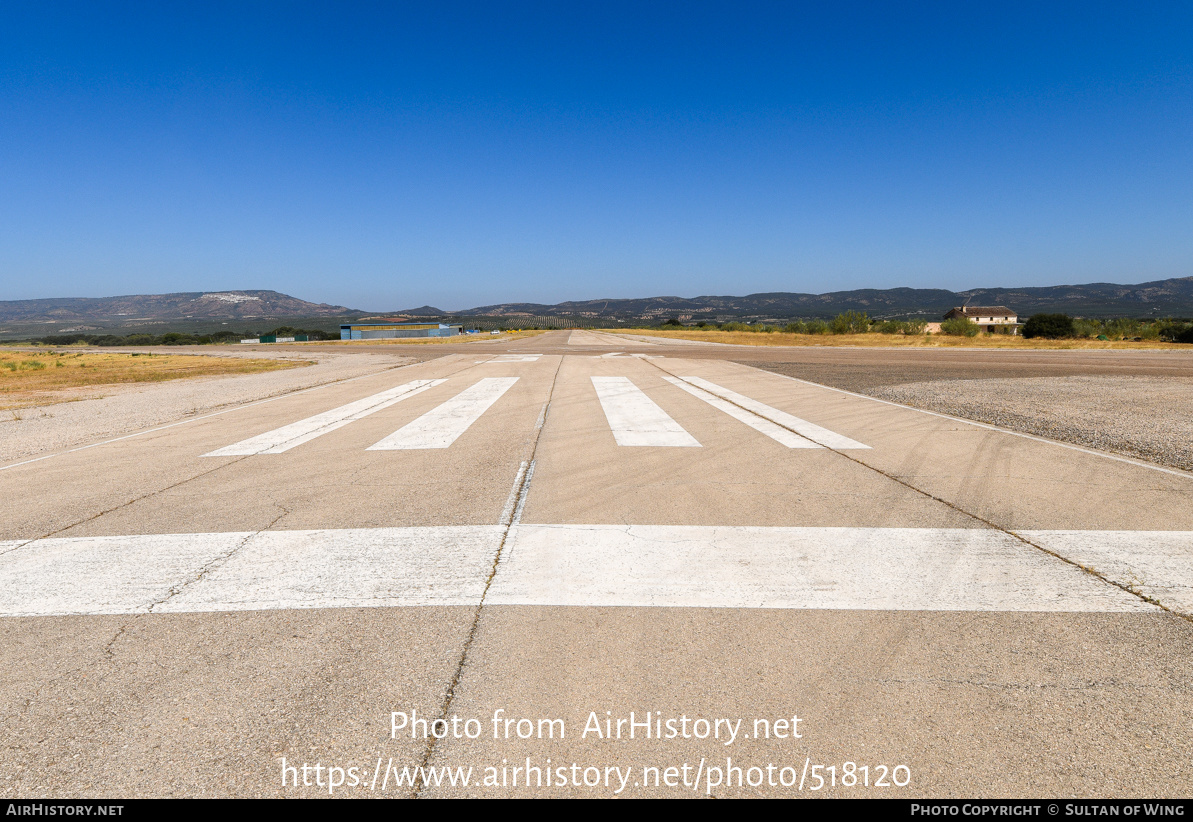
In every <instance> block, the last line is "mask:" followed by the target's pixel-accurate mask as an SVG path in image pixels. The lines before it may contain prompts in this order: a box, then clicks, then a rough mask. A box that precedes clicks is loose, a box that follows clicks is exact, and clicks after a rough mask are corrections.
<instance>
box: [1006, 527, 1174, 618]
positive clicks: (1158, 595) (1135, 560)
mask: <svg viewBox="0 0 1193 822" xmlns="http://www.w3.org/2000/svg"><path fill="white" fill-rule="evenodd" d="M1019 533H1020V534H1022V536H1023V537H1024V538H1025V539H1028V540H1030V541H1031V542H1034V543H1035V544H1036V545H1039V546H1042V547H1044V548H1047V549H1048V550H1050V551H1055V552H1056V553H1058V554H1060V555H1061V556H1063V557H1065V558H1067V559H1071V560H1073V561H1074V562H1078V563H1080V564H1081V565H1084V566H1085V567H1087V568H1093V569H1096V570H1097V571H1098V572H1099V573H1101V574H1103V575H1105V576H1106V577H1107V578H1109V579H1113V580H1115V581H1116V582H1118V583H1120V584H1122V585H1126V586H1127V587H1128V588H1130V589H1131V590H1133V591H1138V592H1139V593H1141V594H1143V595H1144V596H1149V597H1151V598H1152V599H1155V600H1157V601H1159V602H1162V603H1164V605H1165V606H1167V607H1169V608H1171V609H1173V610H1174V611H1179V612H1181V613H1184V614H1193V531H1150V532H1140V531H1021V532H1019Z"/></svg>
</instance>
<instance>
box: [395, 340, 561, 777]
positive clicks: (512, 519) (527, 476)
mask: <svg viewBox="0 0 1193 822" xmlns="http://www.w3.org/2000/svg"><path fill="white" fill-rule="evenodd" d="M562 367H563V357H562V356H560V357H559V362H558V363H556V365H555V374H554V376H553V377H552V378H551V388H550V389H548V391H547V402H546V403H544V404H543V409H542V411H540V412H539V416H538V419H537V420H536V421H535V426H534V434H533V437H532V439H531V441H530V453H529V454H528V455H527V459H526V461H525V462H523V463H522V464H521V465H520V466H519V468H518V473H517V476H516V477H515V479H514V489H515V493H512V494H511V496H512V497H513V499H514V500H515V503H514V505H513V506H510V507H511V508H512V512H511V513H510V514H509V521H508V522H501V523H500V524H501V525H502V526H503V531H502V533H501V541H500V542H499V543H498V545H497V550H496V552H495V553H494V554H493V564H492V566H490V568H489V576H488V577H487V578H486V579H485V587H484V590H483V591H482V592H481V598H480V601H479V602H478V603H477V604H476V610H475V612H474V613H473V616H472V625H471V626H470V627H469V629H468V636H467V637H465V639H464V645H463V647H462V648H461V649H460V658H459V660H458V661H457V662H456V669H455V671H454V672H453V674H452V678H451V682H450V683H449V684H448V686H447V691H446V692H445V693H444V698H443V703H442V705H441V706H440V708H439V716H438V717H437V718H436V719H435V720H434V721H433V722H432V723H431V724H430V726H429V727H435V724H436V723H438V722H446V721H447V714H448V711H450V710H451V706H452V702H454V701H455V698H456V688H457V686H459V684H460V678H461V677H462V676H463V673H464V666H465V665H467V663H468V652H469V651H470V650H471V649H472V643H473V641H474V640H475V639H476V632H477V628H478V627H479V625H480V619H481V612H482V610H483V609H484V607H485V597H486V596H488V594H489V588H490V586H492V584H493V578H494V577H495V576H497V568H498V566H499V565H500V563H501V558H502V552H503V551H504V550H505V546H506V542H507V541H508V540H509V536H510V534H511V533H512V532H513V530H514V529H515V528H517V526H518V523H519V522H521V519H522V508H523V507H524V506H525V505H526V497H527V495H528V494H529V492H530V481H531V479H532V478H533V477H534V464H535V454H536V453H538V447H539V440H541V439H542V436H543V427H544V426H545V425H546V420H547V414H548V409H549V408H550V407H551V400H552V399H553V398H554V396H555V385H556V383H557V382H558V381H559V371H560V369H561V368H562ZM523 466H525V467H523ZM502 513H503V516H502V519H503V520H504V519H505V512H504V510H503V512H502ZM437 741H438V738H437V737H436V736H435V735H434V734H431V738H430V740H429V741H428V742H427V746H426V749H425V750H424V752H423V756H422V759H421V760H420V761H419V763H418V769H419V770H418V774H419V783H418V785H417V786H411V787H412V790H411V791H410V793H408V794H407V798H410V799H418V798H420V797H421V796H422V793H423V791H424V790H425V789H426V788H427V781H426V767H427V765H428V764H429V763H430V761H431V758H432V757H433V756H434V755H435V749H436V745H435V743H436V742H437Z"/></svg>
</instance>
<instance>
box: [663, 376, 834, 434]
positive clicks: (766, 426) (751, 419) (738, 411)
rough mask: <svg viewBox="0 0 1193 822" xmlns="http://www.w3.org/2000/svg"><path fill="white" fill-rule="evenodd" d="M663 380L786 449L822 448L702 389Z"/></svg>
mask: <svg viewBox="0 0 1193 822" xmlns="http://www.w3.org/2000/svg"><path fill="white" fill-rule="evenodd" d="M663 379H665V380H666V381H667V382H669V383H671V384H672V385H674V386H676V387H677V388H682V389H683V390H684V391H687V392H688V393H689V394H691V395H692V396H693V397H696V398H697V399H700V400H703V401H704V402H706V403H708V404H709V405H711V406H712V407H713V408H716V409H717V410H719V411H724V412H725V413H726V414H728V415H729V416H731V417H733V418H734V419H735V420H738V421H740V422H744V423H745V424H746V425H748V426H750V427H751V428H753V429H754V430H755V431H759V432H761V433H763V434H766V435H767V436H768V437H770V438H771V439H772V440H775V441H776V442H778V443H780V444H782V445H786V446H787V447H788V448H822V446H820V445H817V444H816V443H814V442H812V441H811V440H810V439H808V438H807V437H801V436H799V435H798V434H793V433H792V432H790V431H788V430H787V429H786V428H782V427H781V426H778V425H776V424H775V423H773V422H771V421H770V420H768V419H766V418H765V417H760V416H758V415H757V414H754V413H752V412H750V411H746V410H745V409H744V408H739V407H738V406H736V405H734V404H733V403H731V402H728V401H727V400H723V399H721V398H720V397H718V396H716V395H714V394H710V393H708V392H707V391H705V390H704V389H703V388H696V387H695V386H693V385H688V384H687V383H686V382H684V381H683V380H681V379H679V378H677V377H663Z"/></svg>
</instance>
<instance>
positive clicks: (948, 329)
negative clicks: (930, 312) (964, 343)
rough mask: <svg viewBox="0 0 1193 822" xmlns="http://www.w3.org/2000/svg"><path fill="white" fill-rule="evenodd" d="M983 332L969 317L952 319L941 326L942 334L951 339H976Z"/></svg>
mask: <svg viewBox="0 0 1193 822" xmlns="http://www.w3.org/2000/svg"><path fill="white" fill-rule="evenodd" d="M981 330H982V329H981V328H979V327H978V324H977V323H975V322H972V321H971V320H970V319H969V318H968V317H951V318H949V319H947V320H945V321H944V322H942V323H941V324H940V333H941V334H948V335H949V336H950V337H976V336H977V335H978V332H979V331H981Z"/></svg>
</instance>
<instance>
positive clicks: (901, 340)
mask: <svg viewBox="0 0 1193 822" xmlns="http://www.w3.org/2000/svg"><path fill="white" fill-rule="evenodd" d="M603 330H606V331H609V332H611V333H614V334H640V335H644V336H650V337H663V338H672V339H679V340H696V341H698V342H717V343H728V344H730V345H795V346H805V345H813V346H817V345H818V346H861V347H870V348H890V347H898V348H1007V349H1024V350H1029V349H1052V350H1060V349H1070V348H1076V349H1100V348H1105V349H1115V350H1122V349H1130V348H1139V349H1168V350H1173V351H1179V350H1185V351H1193V347H1190V346H1187V345H1180V344H1179V343H1166V342H1159V341H1143V342H1132V341H1127V340H1041V339H1038V338H1037V339H1031V340H1028V339H1024V338H1023V337H1011V336H1006V335H1002V334H979V335H978V336H976V337H950V336H948V335H945V334H912V335H907V336H905V335H903V334H787V333H785V332H782V331H776V332H774V333H772V334H767V333H764V332H760V331H718V330H715V329H714V330H699V329H685V330H682V331H678V330H677V331H663V330H656V329H630V328H626V329H621V328H615V329H603Z"/></svg>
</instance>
